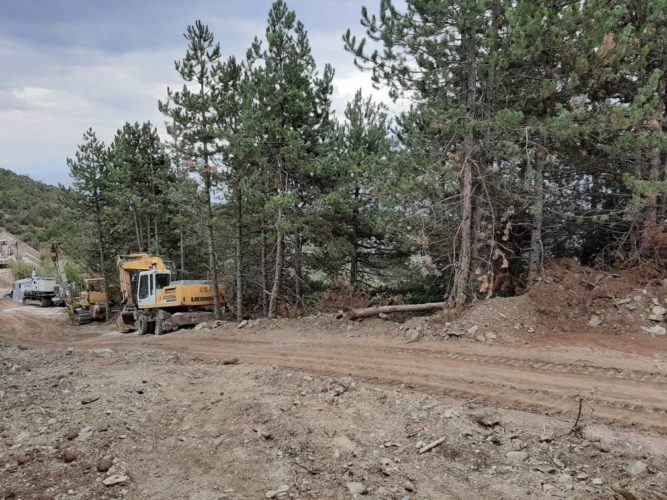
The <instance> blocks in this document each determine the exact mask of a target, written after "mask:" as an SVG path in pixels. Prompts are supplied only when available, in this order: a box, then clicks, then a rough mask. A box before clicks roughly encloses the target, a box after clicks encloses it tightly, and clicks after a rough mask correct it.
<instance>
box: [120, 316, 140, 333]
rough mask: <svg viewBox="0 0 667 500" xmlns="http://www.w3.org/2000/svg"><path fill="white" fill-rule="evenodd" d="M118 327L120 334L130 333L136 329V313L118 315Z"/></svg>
mask: <svg viewBox="0 0 667 500" xmlns="http://www.w3.org/2000/svg"><path fill="white" fill-rule="evenodd" d="M116 326H117V327H118V331H119V332H120V333H130V332H133V331H134V330H135V329H136V328H135V327H134V313H133V312H132V311H121V312H120V313H118V319H117V320H116Z"/></svg>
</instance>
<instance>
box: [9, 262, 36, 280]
mask: <svg viewBox="0 0 667 500" xmlns="http://www.w3.org/2000/svg"><path fill="white" fill-rule="evenodd" d="M33 267H34V266H32V265H31V264H28V263H27V262H21V261H12V262H10V263H9V268H10V269H11V270H12V276H13V277H14V280H22V279H25V278H30V277H32V269H33Z"/></svg>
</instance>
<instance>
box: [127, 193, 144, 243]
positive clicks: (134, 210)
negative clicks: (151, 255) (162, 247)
mask: <svg viewBox="0 0 667 500" xmlns="http://www.w3.org/2000/svg"><path fill="white" fill-rule="evenodd" d="M130 210H132V215H133V218H134V232H135V233H136V236H137V250H139V252H143V251H144V246H143V245H142V244H141V243H142V242H141V232H140V231H139V217H138V216H137V207H136V205H135V204H134V203H131V204H130Z"/></svg>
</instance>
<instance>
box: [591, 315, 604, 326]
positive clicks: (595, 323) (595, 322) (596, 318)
mask: <svg viewBox="0 0 667 500" xmlns="http://www.w3.org/2000/svg"><path fill="white" fill-rule="evenodd" d="M602 323H604V320H603V319H602V318H601V317H600V316H598V315H597V314H594V315H593V316H591V319H590V320H588V326H590V327H591V328H597V327H598V326H600V325H601V324H602Z"/></svg>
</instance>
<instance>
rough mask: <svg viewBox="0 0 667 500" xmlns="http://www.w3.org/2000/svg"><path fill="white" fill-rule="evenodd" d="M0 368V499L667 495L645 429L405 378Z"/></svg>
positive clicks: (86, 355)
mask: <svg viewBox="0 0 667 500" xmlns="http://www.w3.org/2000/svg"><path fill="white" fill-rule="evenodd" d="M0 377H1V380H2V389H1V390H0V485H2V486H0V493H1V494H2V495H3V498H42V499H46V498H57V499H66V498H67V499H69V498H72V499H74V498H81V499H84V498H121V497H124V498H196V499H219V498H230V499H231V498H238V499H242V498H304V499H305V498H341V499H343V498H355V497H362V496H364V497H368V498H377V499H412V498H414V499H417V498H462V497H468V496H470V495H471V494H472V495H475V496H476V497H478V498H528V497H531V498H536V497H540V498H600V497H606V498H612V497H614V496H615V497H617V498H651V497H654V498H664V497H665V495H666V494H667V490H666V489H665V485H666V484H667V476H666V475H665V472H663V471H664V470H666V468H667V460H666V458H665V449H663V448H661V447H660V445H659V444H657V445H656V444H655V443H654V444H653V445H651V440H652V438H651V437H650V436H646V435H643V436H642V435H636V434H633V433H632V432H631V431H630V430H628V432H626V433H625V434H623V433H621V434H618V433H616V434H614V439H610V436H611V433H610V430H609V429H608V428H606V427H604V426H595V425H588V423H587V422H582V423H581V426H574V421H569V422H566V421H544V420H543V419H540V417H539V415H531V414H530V413H524V412H519V411H508V410H502V409H499V408H494V407H489V406H485V405H483V404H480V403H479V402H478V401H475V399H474V398H473V399H470V400H466V399H458V398H449V397H446V396H440V397H434V396H431V395H429V394H424V393H422V392H419V391H417V390H415V389H412V388H410V387H409V386H398V387H396V386H386V385H383V384H380V383H368V382H364V381H361V380H358V379H353V378H349V377H330V376H324V375H318V374H314V373H307V372H304V371H300V370H294V369H285V368H275V367H271V366H256V365H253V364H246V363H244V362H243V360H238V359H235V358H225V357H220V358H218V359H202V358H201V357H198V356H191V355H187V354H173V353H166V352H165V353H163V352H145V351H131V350H127V349H119V348H79V347H76V348H65V347H58V348H19V347H13V346H9V345H2V346H1V347H0ZM655 437H657V438H658V439H657V441H658V442H659V441H660V440H661V439H662V438H661V437H660V434H658V435H656V436H655ZM661 495H662V496H661Z"/></svg>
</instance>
